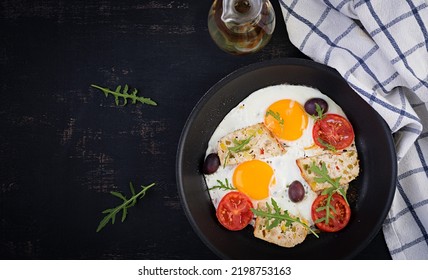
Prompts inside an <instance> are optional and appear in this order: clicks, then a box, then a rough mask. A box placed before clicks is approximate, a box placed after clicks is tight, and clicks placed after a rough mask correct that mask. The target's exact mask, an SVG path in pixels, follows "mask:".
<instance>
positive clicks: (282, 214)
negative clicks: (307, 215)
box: [251, 198, 319, 237]
mask: <svg viewBox="0 0 428 280" xmlns="http://www.w3.org/2000/svg"><path fill="white" fill-rule="evenodd" d="M271 203H272V207H273V208H272V207H271V206H270V205H269V203H268V202H266V211H263V210H261V209H254V208H251V211H252V212H253V213H254V215H256V216H258V217H262V218H266V219H267V221H266V229H267V230H271V229H273V228H274V227H277V226H278V225H279V224H280V223H281V222H282V221H285V225H286V226H290V225H291V224H292V223H294V222H296V223H299V224H301V225H302V226H304V227H305V228H307V229H308V230H309V231H311V232H312V233H313V234H314V235H315V236H316V237H319V236H318V234H316V232H315V231H313V230H312V229H311V227H310V226H308V225H307V224H306V223H304V222H302V221H301V220H300V218H299V217H296V218H293V217H291V216H290V214H289V213H288V211H287V210H284V211H282V210H281V208H280V207H279V206H278V204H277V202H276V201H275V200H274V199H273V198H271Z"/></svg>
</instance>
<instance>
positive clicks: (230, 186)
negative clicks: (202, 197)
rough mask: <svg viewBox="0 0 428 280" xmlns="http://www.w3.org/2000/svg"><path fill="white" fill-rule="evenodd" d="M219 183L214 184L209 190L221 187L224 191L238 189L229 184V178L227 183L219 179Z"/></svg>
mask: <svg viewBox="0 0 428 280" xmlns="http://www.w3.org/2000/svg"><path fill="white" fill-rule="evenodd" d="M217 183H218V185H215V186H213V187H212V188H209V189H208V190H209V191H211V190H215V189H219V190H224V191H233V190H236V188H235V187H234V186H232V185H231V184H229V180H227V178H226V179H225V183H223V182H222V181H220V180H217Z"/></svg>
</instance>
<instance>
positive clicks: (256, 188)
mask: <svg viewBox="0 0 428 280" xmlns="http://www.w3.org/2000/svg"><path fill="white" fill-rule="evenodd" d="M232 180H233V185H234V186H235V187H236V188H237V189H238V190H239V191H241V192H243V193H245V194H246V195H248V196H249V197H250V198H252V199H256V200H260V199H264V198H267V197H268V196H269V186H270V184H271V183H272V180H274V177H273V169H272V167H270V166H269V164H267V163H266V162H263V161H260V160H250V161H246V162H243V163H241V164H239V165H238V166H237V167H236V169H235V172H234V173H233V178H232Z"/></svg>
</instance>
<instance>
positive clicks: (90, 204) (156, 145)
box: [0, 0, 390, 259]
mask: <svg viewBox="0 0 428 280" xmlns="http://www.w3.org/2000/svg"><path fill="white" fill-rule="evenodd" d="M211 4H212V1H208V0H205V1H201V0H199V1H196V0H195V1H190V0H181V1H171V0H154V1H144V0H142V1H130V0H127V1H125V0H122V1H113V0H102V1H87V0H76V1H57V0H44V1H33V0H28V1H27V0H15V1H5V0H2V1H1V4H0V26H1V28H0V38H1V39H0V69H1V70H0V71H1V72H0V81H1V102H0V258H1V259H213V258H217V257H216V256H215V255H214V254H213V253H212V252H211V251H210V250H209V249H208V248H207V247H206V246H205V245H204V244H203V243H202V241H201V240H200V239H199V238H198V237H197V235H196V234H195V233H194V231H193V230H192V228H191V226H190V224H189V223H188V221H187V219H186V216H185V214H184V211H183V209H182V207H181V205H180V200H179V196H178V192H177V185H176V181H175V158H176V150H177V143H178V141H179V137H180V133H181V130H182V128H183V126H184V123H185V121H186V119H187V117H188V115H189V114H190V112H191V110H192V108H193V107H194V105H195V104H196V103H197V101H198V100H199V98H201V97H202V95H203V94H204V93H205V92H206V91H207V90H208V89H209V88H210V87H211V86H212V85H213V84H215V83H216V82H217V81H219V80H220V79H221V78H222V77H224V76H225V75H227V74H228V73H230V72H232V71H234V70H236V69H238V68H240V67H242V66H245V65H248V64H251V63H254V62H260V61H265V60H270V59H275V58H282V57H301V58H304V57H305V56H304V55H303V54H302V53H300V52H299V50H297V49H296V48H295V47H294V46H293V45H292V44H291V43H290V41H289V39H288V36H287V32H286V28H285V24H284V20H283V18H282V15H281V11H280V9H279V5H278V3H277V2H276V1H275V0H273V1H272V4H273V5H274V7H275V10H276V14H277V26H276V30H275V33H274V35H273V38H272V40H271V42H270V43H269V44H268V45H267V46H266V47H265V48H264V49H263V50H262V51H260V52H259V53H256V54H252V55H248V56H241V57H237V56H232V55H229V54H226V53H223V52H222V51H221V50H219V49H218V48H217V47H216V46H215V45H214V43H213V42H212V40H211V38H210V36H209V34H208V30H207V15H208V10H209V8H210V6H211ZM91 84H97V85H101V86H105V87H110V88H114V87H116V86H117V85H124V84H129V85H130V86H131V87H135V88H138V89H139V90H140V94H141V95H143V96H147V97H151V98H152V99H153V100H156V101H157V102H158V104H159V105H158V106H157V107H151V106H147V105H141V104H137V105H132V104H128V105H127V106H125V107H121V106H116V105H115V104H114V99H113V97H108V98H105V97H104V95H103V93H102V92H100V91H98V90H96V89H93V88H91V87H90V85H91ZM130 181H132V182H133V183H134V185H136V186H139V185H148V184H150V183H152V182H155V183H156V185H155V186H154V187H153V188H152V189H151V190H150V191H148V192H147V195H146V197H144V198H143V199H142V200H141V201H139V203H138V206H136V207H133V208H130V209H129V215H128V217H127V219H126V221H125V222H124V223H121V222H120V216H119V217H118V221H116V224H115V225H108V226H107V227H105V228H104V229H103V230H102V231H101V232H99V233H96V232H95V230H96V228H97V225H98V223H99V222H100V220H101V219H102V217H103V214H101V211H103V210H104V209H106V208H110V207H113V206H115V205H117V204H118V203H120V200H119V199H117V198H115V197H113V196H112V195H110V194H109V192H110V191H120V192H122V193H124V194H127V195H128V194H129V189H128V184H129V182H130ZM357 258H359V259H389V258H390V256H389V253H388V250H387V248H386V245H385V241H384V238H383V235H382V233H379V234H378V235H377V237H376V238H375V239H374V240H373V242H372V243H371V244H370V245H369V246H368V247H367V248H366V249H365V250H364V251H362V252H361V254H359V255H358V256H357Z"/></svg>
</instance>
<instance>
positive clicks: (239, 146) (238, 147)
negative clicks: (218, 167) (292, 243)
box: [223, 135, 254, 167]
mask: <svg viewBox="0 0 428 280" xmlns="http://www.w3.org/2000/svg"><path fill="white" fill-rule="evenodd" d="M253 137H254V135H250V136H249V137H248V138H246V139H243V140H236V139H233V140H232V142H233V144H235V146H231V147H227V150H228V151H227V154H226V157H225V159H224V165H223V167H224V166H226V163H227V161H228V159H229V157H230V153H231V152H233V153H240V152H245V151H248V150H249V149H250V147H248V146H247V145H248V143H250V141H251V139H252V138H253Z"/></svg>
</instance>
